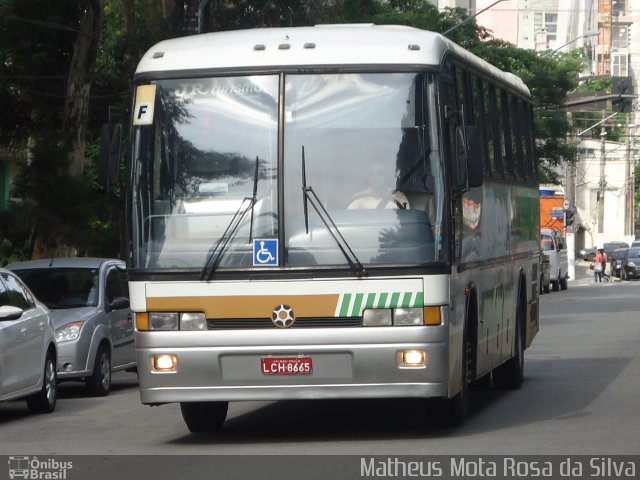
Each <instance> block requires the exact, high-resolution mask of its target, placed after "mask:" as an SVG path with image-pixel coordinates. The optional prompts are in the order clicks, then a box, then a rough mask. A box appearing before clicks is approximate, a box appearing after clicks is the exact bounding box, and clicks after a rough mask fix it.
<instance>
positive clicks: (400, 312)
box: [393, 308, 424, 325]
mask: <svg viewBox="0 0 640 480" xmlns="http://www.w3.org/2000/svg"><path fill="white" fill-rule="evenodd" d="M393 324H394V325H423V324H424V315H423V313H422V308H396V309H395V310H394V311H393Z"/></svg>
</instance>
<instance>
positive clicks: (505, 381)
mask: <svg viewBox="0 0 640 480" xmlns="http://www.w3.org/2000/svg"><path fill="white" fill-rule="evenodd" d="M523 323H524V311H523V309H522V307H521V306H518V314H517V318H516V332H515V344H516V345H515V352H514V355H513V357H512V358H510V359H509V360H507V361H506V362H505V363H503V364H502V365H500V366H499V367H497V368H496V369H494V370H493V384H494V385H495V386H496V387H497V388H503V389H510V390H516V389H518V388H520V386H521V385H522V381H523V380H524V329H523V327H522V325H523Z"/></svg>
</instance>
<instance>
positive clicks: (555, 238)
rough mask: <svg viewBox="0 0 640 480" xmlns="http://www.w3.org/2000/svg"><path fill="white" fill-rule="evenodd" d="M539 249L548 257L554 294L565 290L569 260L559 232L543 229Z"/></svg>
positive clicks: (564, 243)
mask: <svg viewBox="0 0 640 480" xmlns="http://www.w3.org/2000/svg"><path fill="white" fill-rule="evenodd" d="M540 248H541V249H542V251H543V253H544V254H545V255H546V256H548V257H549V277H550V279H551V289H552V290H553V291H554V292H557V291H558V290H560V289H562V290H566V289H567V280H568V279H569V259H568V257H567V247H566V242H565V241H564V238H563V237H562V234H561V233H560V231H559V230H555V229H553V228H543V229H541V230H540Z"/></svg>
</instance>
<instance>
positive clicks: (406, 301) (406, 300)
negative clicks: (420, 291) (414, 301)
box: [400, 292, 413, 308]
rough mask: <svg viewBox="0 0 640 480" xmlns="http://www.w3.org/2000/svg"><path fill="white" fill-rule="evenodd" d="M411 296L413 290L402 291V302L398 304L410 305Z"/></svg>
mask: <svg viewBox="0 0 640 480" xmlns="http://www.w3.org/2000/svg"><path fill="white" fill-rule="evenodd" d="M412 296H413V292H404V295H403V296H402V304H401V305H400V306H401V307H402V308H409V307H412V306H413V305H411V297H412Z"/></svg>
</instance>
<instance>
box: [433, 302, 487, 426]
mask: <svg viewBox="0 0 640 480" xmlns="http://www.w3.org/2000/svg"><path fill="white" fill-rule="evenodd" d="M474 299H475V297H473V294H472V297H471V298H470V301H469V303H468V304H467V312H466V315H465V319H466V320H465V325H464V330H463V332H462V338H463V339H462V345H463V351H462V389H461V390H460V391H459V392H458V393H457V394H456V395H454V396H453V397H451V398H443V399H436V405H435V409H436V412H437V415H438V420H437V421H438V423H439V424H440V425H443V426H446V427H458V426H460V425H462V424H463V423H464V422H465V420H466V419H467V416H468V414H469V404H470V400H469V394H470V393H469V392H470V390H471V384H472V381H473V379H474V359H475V356H474V351H475V350H474V345H475V343H476V336H475V335H474V332H472V331H471V326H472V325H473V326H475V325H477V321H476V320H477V319H476V316H475V312H477V307H476V304H475V302H474ZM474 322H475V323H474Z"/></svg>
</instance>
